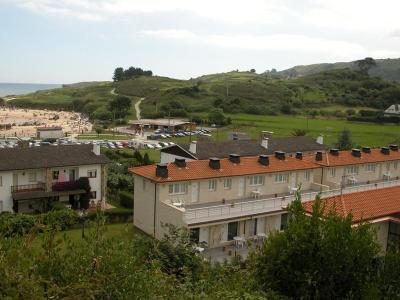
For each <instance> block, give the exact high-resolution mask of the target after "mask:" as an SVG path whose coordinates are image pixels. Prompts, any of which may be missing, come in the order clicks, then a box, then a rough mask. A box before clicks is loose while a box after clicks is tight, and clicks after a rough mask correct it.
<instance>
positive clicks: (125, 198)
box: [118, 191, 133, 208]
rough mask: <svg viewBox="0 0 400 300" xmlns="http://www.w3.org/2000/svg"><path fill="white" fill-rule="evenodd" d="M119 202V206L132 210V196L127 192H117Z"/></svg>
mask: <svg viewBox="0 0 400 300" xmlns="http://www.w3.org/2000/svg"><path fill="white" fill-rule="evenodd" d="M118 196H119V202H120V204H121V206H123V207H126V208H133V194H132V193H130V192H127V191H120V192H119V195H118Z"/></svg>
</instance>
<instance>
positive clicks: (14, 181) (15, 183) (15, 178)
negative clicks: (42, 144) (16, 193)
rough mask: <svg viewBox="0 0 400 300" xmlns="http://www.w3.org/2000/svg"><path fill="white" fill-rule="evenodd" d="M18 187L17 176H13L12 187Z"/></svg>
mask: <svg viewBox="0 0 400 300" xmlns="http://www.w3.org/2000/svg"><path fill="white" fill-rule="evenodd" d="M17 185H18V174H13V186H17Z"/></svg>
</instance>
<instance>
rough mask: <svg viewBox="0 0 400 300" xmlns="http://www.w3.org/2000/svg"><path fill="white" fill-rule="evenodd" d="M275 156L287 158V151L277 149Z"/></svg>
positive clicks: (280, 158) (282, 158) (281, 158)
mask: <svg viewBox="0 0 400 300" xmlns="http://www.w3.org/2000/svg"><path fill="white" fill-rule="evenodd" d="M275 157H276V158H277V159H279V160H285V152H283V151H275Z"/></svg>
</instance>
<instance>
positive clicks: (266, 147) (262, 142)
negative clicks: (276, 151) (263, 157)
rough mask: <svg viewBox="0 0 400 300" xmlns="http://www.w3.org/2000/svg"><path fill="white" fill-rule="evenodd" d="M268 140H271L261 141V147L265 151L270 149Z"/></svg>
mask: <svg viewBox="0 0 400 300" xmlns="http://www.w3.org/2000/svg"><path fill="white" fill-rule="evenodd" d="M268 140H269V138H267V137H263V138H262V139H261V147H263V148H265V149H268Z"/></svg>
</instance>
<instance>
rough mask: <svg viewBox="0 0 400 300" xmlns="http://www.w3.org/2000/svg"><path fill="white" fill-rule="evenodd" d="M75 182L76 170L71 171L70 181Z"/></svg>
mask: <svg viewBox="0 0 400 300" xmlns="http://www.w3.org/2000/svg"><path fill="white" fill-rule="evenodd" d="M75 180H76V170H75V169H69V181H75Z"/></svg>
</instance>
